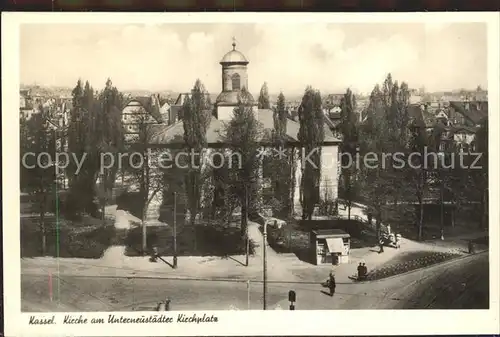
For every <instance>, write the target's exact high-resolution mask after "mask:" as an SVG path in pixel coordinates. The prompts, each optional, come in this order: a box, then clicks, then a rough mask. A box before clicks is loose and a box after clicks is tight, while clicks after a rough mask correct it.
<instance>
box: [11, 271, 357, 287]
mask: <svg viewBox="0 0 500 337" xmlns="http://www.w3.org/2000/svg"><path fill="white" fill-rule="evenodd" d="M21 275H24V276H44V274H40V273H22V274H21ZM52 277H60V278H64V277H73V278H89V277H91V278H96V279H140V280H141V279H142V280H172V281H200V282H228V283H230V282H233V283H247V282H248V281H250V283H260V284H262V283H264V282H263V281H262V280H258V279H251V278H250V279H236V278H208V277H181V276H179V277H168V276H164V277H162V276H125V275H109V276H107V275H83V274H82V275H74V274H59V275H56V274H52ZM267 283H268V284H308V285H321V283H322V282H321V281H317V282H314V281H281V280H267ZM359 283H361V282H359ZM337 284H356V283H353V282H337Z"/></svg>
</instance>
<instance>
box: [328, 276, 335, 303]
mask: <svg viewBox="0 0 500 337" xmlns="http://www.w3.org/2000/svg"><path fill="white" fill-rule="evenodd" d="M335 287H337V284H336V282H335V275H333V272H330V277H329V279H328V288H330V296H332V297H333V294H335Z"/></svg>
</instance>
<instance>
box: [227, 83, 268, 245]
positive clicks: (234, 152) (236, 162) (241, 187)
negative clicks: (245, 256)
mask: <svg viewBox="0 0 500 337" xmlns="http://www.w3.org/2000/svg"><path fill="white" fill-rule="evenodd" d="M261 136H262V124H261V123H260V122H259V121H258V119H257V118H256V116H255V114H254V112H253V109H252V105H251V102H250V96H249V94H248V92H247V91H246V89H242V90H241V92H240V95H239V105H238V107H236V108H235V109H234V115H233V118H232V119H231V120H230V121H229V122H228V123H227V125H226V128H225V132H224V138H225V139H224V140H225V141H224V143H225V144H228V146H229V151H230V152H231V154H230V157H231V158H230V160H231V163H228V164H230V168H229V172H228V173H229V177H228V186H229V191H228V193H229V195H228V196H227V197H228V198H231V196H235V197H236V199H237V200H238V201H239V204H240V205H241V234H242V235H245V234H246V230H247V218H248V214H249V207H251V204H252V203H254V204H255V200H252V197H251V196H255V191H254V189H255V186H256V185H257V184H258V183H259V173H258V170H259V164H260V161H259V160H258V158H257V157H258V153H259V149H260V144H259V141H260V139H261Z"/></svg>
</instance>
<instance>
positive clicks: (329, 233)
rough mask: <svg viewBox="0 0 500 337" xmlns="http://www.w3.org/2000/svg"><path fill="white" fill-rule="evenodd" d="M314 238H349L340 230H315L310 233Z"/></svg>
mask: <svg viewBox="0 0 500 337" xmlns="http://www.w3.org/2000/svg"><path fill="white" fill-rule="evenodd" d="M312 232H313V233H314V234H316V236H330V237H345V238H349V237H351V236H350V235H349V234H348V233H346V232H344V231H343V230H341V229H315V230H313V231H312Z"/></svg>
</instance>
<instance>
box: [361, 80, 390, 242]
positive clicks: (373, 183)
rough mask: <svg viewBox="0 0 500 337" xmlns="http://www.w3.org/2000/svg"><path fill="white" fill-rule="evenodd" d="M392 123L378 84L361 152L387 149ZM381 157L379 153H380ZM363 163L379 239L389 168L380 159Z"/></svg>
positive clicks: (366, 195) (363, 131)
mask: <svg viewBox="0 0 500 337" xmlns="http://www.w3.org/2000/svg"><path fill="white" fill-rule="evenodd" d="M387 137H388V125H387V119H386V117H385V103H384V98H383V94H382V91H381V89H380V87H379V85H378V84H377V85H375V87H374V88H373V90H372V92H371V94H370V102H369V104H368V108H367V120H366V123H365V124H364V125H363V126H362V128H360V139H362V140H363V141H362V143H361V144H360V154H361V157H362V158H367V156H368V155H369V154H371V155H373V154H376V155H377V156H378V155H380V154H381V153H384V152H385V148H386V146H387V142H388V139H387ZM377 159H378V157H377ZM365 164H366V163H363V166H362V167H361V172H360V175H361V176H362V191H363V194H364V198H365V200H366V202H367V204H368V206H369V207H368V209H369V212H370V213H373V215H374V219H375V225H376V232H377V239H378V238H379V235H380V227H381V223H382V211H383V208H384V206H385V205H386V203H387V201H388V200H389V196H388V194H387V192H388V190H387V189H388V184H387V179H388V175H387V171H386V170H384V169H383V168H382V167H381V165H379V164H380V163H377V165H375V167H372V166H371V165H370V166H368V165H365Z"/></svg>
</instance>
